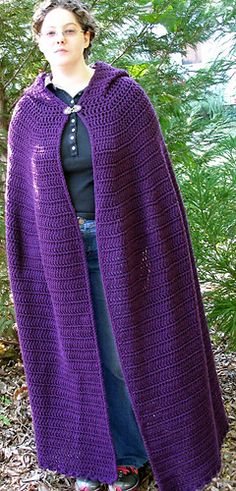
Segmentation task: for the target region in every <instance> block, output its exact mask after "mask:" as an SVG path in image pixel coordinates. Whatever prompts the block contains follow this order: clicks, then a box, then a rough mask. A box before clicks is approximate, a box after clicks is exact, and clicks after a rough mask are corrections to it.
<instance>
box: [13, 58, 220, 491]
mask: <svg viewBox="0 0 236 491" xmlns="http://www.w3.org/2000/svg"><path fill="white" fill-rule="evenodd" d="M95 67H96V70H95V74H94V76H93V77H92V79H91V81H90V83H89V86H88V87H87V88H86V89H85V91H84V93H83V95H82V97H81V98H80V102H79V104H80V107H79V108H77V109H78V114H79V117H80V118H81V120H82V121H83V122H84V124H85V125H86V127H87V129H88V132H89V135H90V139H91V145H92V161H93V172H94V190H95V206H96V210H95V211H96V224H97V228H96V230H97V245H98V257H99V264H100V269H101V275H102V281H103V285H104V290H105V297H106V302H107V307H108V311H109V315H110V319H111V324H112V329H113V332H114V337H115V341H116V344H117V349H118V353H119V355H120V360H121V366H122V368H123V371H124V376H125V380H126V383H127V388H128V390H129V393H130V397H131V401H132V405H133V409H134V412H135V415H136V418H137V422H138V424H139V427H140V431H141V434H142V436H143V441H144V443H145V446H146V450H147V453H148V456H149V459H150V463H151V466H152V469H153V472H154V476H155V478H156V481H157V484H158V486H159V490H160V491H194V490H196V489H197V488H201V487H203V486H204V485H205V483H207V482H209V481H210V480H211V479H212V477H214V476H215V475H216V474H217V473H218V471H219V470H220V467H221V458H220V447H221V444H222V442H223V439H224V437H225V434H226V432H227V431H228V420H227V417H226V414H225V410H224V406H223V402H222V395H221V390H220V387H219V382H218V378H217V374H216V370H215V363H214V358H213V354H212V348H211V342H210V338H209V332H208V327H207V323H206V318H205V315H204V309H203V303H202V298H201V293H200V288H199V283H198V278H197V272H196V266H195V262H194V256H193V251H192V246H191V242H190V236H189V231H188V224H187V221H186V213H185V209H184V206H183V203H182V200H181V195H180V192H179V188H178V186H177V182H176V178H175V175H174V172H173V169H172V166H171V162H170V159H169V157H168V153H167V150H166V146H165V143H164V141H163V136H162V133H161V130H160V125H159V123H158V120H157V117H156V114H155V111H154V109H153V106H152V105H151V103H150V100H149V98H148V97H147V95H146V94H145V92H144V91H143V89H142V88H141V87H140V86H139V85H138V84H137V83H136V82H135V81H134V80H133V79H132V78H131V77H129V76H128V73H127V72H126V71H125V70H121V69H117V68H114V67H112V66H111V65H109V64H107V63H104V62H101V61H98V62H96V64H95ZM45 76H46V74H45V73H41V74H40V75H39V76H38V77H37V78H36V80H35V82H34V83H33V84H32V85H31V86H30V87H29V88H28V89H27V90H26V91H25V93H24V95H23V96H22V97H21V99H20V100H19V101H18V103H17V106H16V107H15V110H14V114H13V117H12V120H11V124H10V130H9V152H8V168H7V182H6V194H5V199H6V210H5V211H6V240H7V258H8V269H9V278H10V283H11V290H12V294H13V300H14V306H15V313H16V320H17V326H18V332H19V339H20V346H21V350H22V356H23V361H24V368H25V372H26V378H27V384H28V390H29V397H30V404H31V409H32V417H33V423H34V430H35V438H36V447H37V454H38V461H39V465H40V466H41V467H42V468H48V469H51V470H56V471H58V472H60V473H63V474H66V475H68V476H71V477H73V476H75V477H78V476H83V477H87V478H91V479H98V480H100V481H104V482H107V483H112V482H113V481H114V480H115V479H116V478H117V471H116V457H115V451H114V447H113V442H112V438H111V432H110V428H109V420H108V411H107V405H106V404H107V403H106V398H105V392H104V384H103V377H102V370H101V364H100V358H99V352H98V345H97V340H96V331H95V321H94V314H93V306H92V299H91V293H90V284H89V276H88V270H87V261H86V255H85V251H84V245H83V238H82V234H81V231H80V229H79V226H78V221H77V218H76V213H75V210H74V208H73V206H72V202H71V199H70V196H69V192H68V189H67V186H66V182H65V177H64V173H63V169H62V165H61V161H60V140H61V135H62V131H63V127H64V125H65V123H66V121H67V118H68V115H67V114H66V113H64V110H65V108H66V107H67V106H66V104H65V103H64V102H63V101H61V100H60V99H58V98H57V97H56V96H55V95H54V94H53V93H51V92H50V91H49V90H48V89H47V88H45V86H44V81H45Z"/></svg>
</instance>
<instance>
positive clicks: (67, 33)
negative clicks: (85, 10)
mask: <svg viewBox="0 0 236 491" xmlns="http://www.w3.org/2000/svg"><path fill="white" fill-rule="evenodd" d="M79 32H84V31H79V30H78V29H74V28H71V27H70V28H68V29H65V30H64V31H56V30H54V29H50V30H49V31H45V32H41V33H40V36H42V37H44V38H46V39H55V38H56V37H57V36H58V35H59V34H62V35H63V36H64V37H66V38H72V37H75V36H77V34H78V33H79Z"/></svg>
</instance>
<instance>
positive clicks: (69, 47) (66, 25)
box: [38, 8, 90, 67]
mask: <svg viewBox="0 0 236 491" xmlns="http://www.w3.org/2000/svg"><path fill="white" fill-rule="evenodd" d="M89 40H90V33H89V32H86V33H84V32H83V31H82V28H81V26H80V24H79V23H78V21H77V18H76V16H75V15H74V14H73V13H72V12H70V11H69V10H66V9H63V8H55V9H53V10H51V11H50V12H48V14H47V15H46V16H45V18H44V21H43V23H42V27H41V33H40V36H39V40H38V45H39V49H40V51H42V52H43V54H44V56H45V58H46V60H47V61H48V62H49V63H50V65H51V66H52V67H53V66H55V67H56V66H65V65H74V64H75V63H78V62H79V61H81V60H82V59H83V58H84V55H83V52H84V49H85V48H87V47H88V46H89Z"/></svg>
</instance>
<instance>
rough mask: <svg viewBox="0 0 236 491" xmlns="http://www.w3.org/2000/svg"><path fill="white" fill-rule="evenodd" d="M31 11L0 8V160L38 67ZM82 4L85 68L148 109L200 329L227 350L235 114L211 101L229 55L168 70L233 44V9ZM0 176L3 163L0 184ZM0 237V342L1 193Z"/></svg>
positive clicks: (192, 4)
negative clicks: (166, 168) (90, 26)
mask: <svg viewBox="0 0 236 491" xmlns="http://www.w3.org/2000/svg"><path fill="white" fill-rule="evenodd" d="M33 4H34V2H33V1H31V0H23V1H21V2H17V1H16V0H11V1H9V2H4V3H2V4H0V16H1V20H2V26H1V31H0V50H1V55H2V56H1V61H0V63H1V75H0V97H2V101H4V104H2V106H1V107H2V109H0V110H1V112H2V116H3V124H2V128H1V129H0V131H1V133H0V136H1V139H0V148H1V153H2V154H3V155H4V151H5V145H6V131H7V124H8V122H9V118H10V114H11V111H12V108H13V106H14V103H15V101H16V100H17V99H18V97H19V95H20V94H21V93H22V91H23V89H24V87H26V86H28V85H29V84H30V83H31V82H32V81H33V80H34V78H35V76H36V75H37V74H38V73H39V71H41V70H43V69H45V66H46V65H45V61H44V59H43V57H42V55H41V53H40V52H39V51H38V50H37V49H36V47H35V45H34V43H33V42H32V40H31V35H30V19H31V15H32V10H33ZM88 4H89V5H90V7H91V8H92V10H93V12H94V14H95V16H96V18H97V20H98V22H99V25H100V34H99V36H98V37H97V39H96V40H95V43H94V46H93V51H92V55H91V58H90V61H91V62H93V61H96V60H97V59H102V60H105V61H107V62H108V63H112V64H113V65H114V66H118V67H122V68H125V69H127V70H128V71H129V73H130V75H131V76H133V77H134V78H135V79H136V80H137V81H138V82H139V83H140V84H141V85H142V86H143V88H144V89H145V91H146V92H147V94H148V95H149V97H150V99H151V100H152V103H153V105H154V107H155V108H156V111H157V113H158V116H159V119H160V123H161V127H162V131H163V133H164V137H165V140H166V143H167V146H168V149H169V152H170V155H171V159H172V161H173V165H174V168H175V171H176V175H177V179H178V182H179V185H180V188H181V192H182V195H183V198H184V203H185V207H186V210H187V214H188V220H189V225H190V230H191V236H192V242H193V247H194V254H195V257H196V262H197V267H198V271H199V277H200V281H201V284H202V287H203V295H204V305H205V309H206V311H207V317H208V322H209V325H214V327H217V330H218V333H224V334H225V336H226V337H227V339H228V340H229V346H230V347H235V346H236V336H235V331H236V327H235V326H236V305H235V303H236V302H235V300H234V299H235V298H236V295H235V293H236V292H235V288H236V287H235V271H236V268H235V266H236V264H235V261H236V259H235V257H236V255H235V252H236V251H235V239H234V237H235V216H236V214H235V211H236V210H235V200H234V195H235V188H236V175H235V153H234V149H235V128H236V124H235V112H234V110H233V108H227V107H225V106H224V104H223V102H222V96H221V93H220V91H219V88H220V87H221V86H222V84H223V83H224V82H225V80H226V78H227V73H228V72H227V71H228V69H229V68H230V67H231V66H232V65H233V61H232V60H233V55H234V52H233V49H232V53H230V54H229V56H228V58H227V59H221V58H218V59H217V60H216V61H215V63H213V64H212V65H211V66H210V67H208V68H206V69H202V70H200V71H199V72H198V73H197V74H196V75H194V76H191V77H190V78H188V77H187V75H186V67H185V66H179V65H176V64H174V62H173V59H172V55H173V54H176V53H182V54H183V55H184V54H186V49H187V46H192V47H195V46H196V45H197V44H198V43H201V42H203V41H206V40H207V39H208V38H209V37H210V36H211V35H212V34H215V36H218V37H219V40H220V37H221V36H222V35H223V34H225V33H232V34H233V33H234V32H235V14H236V7H235V6H234V5H233V4H232V1H231V0H221V1H220V0H219V1H218V2H211V1H210V0H172V1H169V0H152V1H146V0H131V1H128V0H122V1H121V0H117V1H116V2H115V3H114V1H111V0H93V1H92V0H91V1H90V2H88ZM159 24H162V26H164V28H165V32H164V33H163V34H162V35H161V34H160V35H157V33H156V28H157V26H158V25H159ZM219 84H221V85H219ZM1 94H2V95H1ZM5 169H6V166H5V161H4V158H3V159H2V162H0V172H1V176H2V182H3V183H4V175H5ZM0 235H1V244H2V245H1V250H0V263H1V264H0V266H1V273H0V288H1V296H2V302H1V307H0V314H1V319H2V321H1V323H0V333H1V332H3V330H5V332H6V333H7V334H10V336H13V335H14V336H16V333H15V331H14V310H13V306H12V302H11V298H10V296H9V284H8V279H7V271H6V259H5V253H4V241H5V235H4V206H3V192H2V195H1V201H0ZM9 329H10V330H9Z"/></svg>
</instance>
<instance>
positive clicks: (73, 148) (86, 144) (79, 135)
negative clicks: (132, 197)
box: [45, 78, 95, 220]
mask: <svg viewBox="0 0 236 491" xmlns="http://www.w3.org/2000/svg"><path fill="white" fill-rule="evenodd" d="M45 85H46V86H47V88H48V89H49V90H51V92H53V93H54V94H55V95H56V96H57V97H59V98H60V99H61V100H62V101H64V102H65V103H66V104H67V105H68V106H70V107H73V106H74V105H75V104H77V103H78V101H79V98H80V96H81V95H82V93H83V90H81V91H80V92H78V93H77V94H76V96H75V97H73V98H72V97H71V96H70V94H68V92H66V91H65V90H62V89H59V88H58V87H55V85H53V83H52V81H51V79H50V78H46V80H45ZM61 163H62V167H63V171H64V175H65V180H66V184H67V187H68V191H69V194H70V197H71V201H72V204H73V206H74V208H75V210H76V214H77V215H79V216H81V217H84V218H88V219H90V220H94V219H95V200H94V181H93V166H92V157H91V145H90V139H89V134H88V130H87V128H86V127H85V125H84V123H83V122H82V121H81V119H80V117H79V115H78V113H71V114H69V115H68V122H67V123H66V125H65V127H64V130H63V133H62V139H61Z"/></svg>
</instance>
